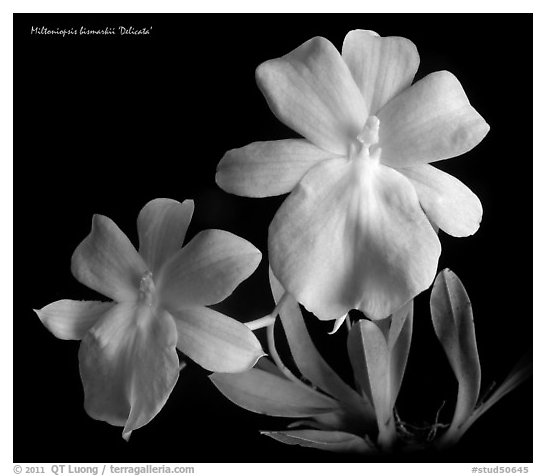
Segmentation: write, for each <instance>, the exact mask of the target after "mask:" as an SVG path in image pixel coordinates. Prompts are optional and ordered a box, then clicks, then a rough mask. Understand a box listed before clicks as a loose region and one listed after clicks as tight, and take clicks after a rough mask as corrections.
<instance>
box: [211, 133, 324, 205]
mask: <svg viewBox="0 0 546 476" xmlns="http://www.w3.org/2000/svg"><path fill="white" fill-rule="evenodd" d="M332 156H333V154H332V153H331V152H325V151H324V150H322V149H319V148H318V147H316V146H314V145H313V144H311V143H310V142H309V141H306V140H301V139H288V140H277V141H267V142H253V143H252V144H249V145H247V146H245V147H241V148H239V149H232V150H229V151H227V152H226V154H225V155H224V157H223V158H222V160H221V161H220V163H219V164H218V169H217V171H216V183H217V184H218V185H219V186H220V188H222V189H223V190H225V191H226V192H229V193H234V194H236V195H242V196H243V197H260V198H261V197H270V196H273V195H281V194H283V193H288V192H290V191H291V190H292V189H293V188H294V187H295V186H296V184H297V183H298V182H299V181H300V180H301V178H302V177H303V176H304V175H305V173H306V172H307V171H308V170H309V169H310V168H311V167H313V165H315V164H317V163H318V162H320V161H322V160H324V159H329V158H331V157H332Z"/></svg>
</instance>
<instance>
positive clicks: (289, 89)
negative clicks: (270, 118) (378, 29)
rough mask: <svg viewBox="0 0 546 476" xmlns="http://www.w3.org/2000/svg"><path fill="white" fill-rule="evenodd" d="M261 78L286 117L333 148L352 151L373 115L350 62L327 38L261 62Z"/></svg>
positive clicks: (283, 118) (319, 142)
mask: <svg viewBox="0 0 546 476" xmlns="http://www.w3.org/2000/svg"><path fill="white" fill-rule="evenodd" d="M256 80H257V82H258V86H259V87H260V89H261V90H262V92H263V93H264V95H265V98H266V99H267V102H268V104H269V107H270V108H271V110H272V111H273V113H274V114H275V115H276V116H277V117H278V118H279V119H280V120H281V121H282V122H284V123H285V124H286V125H287V126H288V127H290V128H291V129H293V130H295V131H296V132H298V133H300V134H301V135H302V136H304V137H305V138H306V139H308V140H310V141H311V142H312V143H313V144H316V145H317V146H319V147H321V148H323V149H325V150H329V151H330V152H334V153H337V154H345V153H347V150H348V149H347V148H348V145H349V143H350V142H351V141H353V140H354V139H355V138H356V136H357V135H358V134H359V133H360V132H361V131H362V128H363V127H364V124H365V122H366V119H367V117H368V112H367V110H366V104H365V103H364V100H363V98H362V95H361V94H360V92H359V90H358V87H357V86H356V84H355V82H354V80H353V78H352V77H351V73H350V71H349V69H348V68H347V65H346V64H345V62H344V61H343V59H342V58H341V55H340V54H339V52H338V51H337V49H336V48H335V46H334V45H332V43H330V42H329V41H328V40H327V39H325V38H321V37H316V38H312V39H311V40H309V41H307V42H305V43H304V44H303V45H301V46H300V47H298V48H296V49H295V50H294V51H292V52H290V53H288V54H287V55H285V56H283V57H282V58H277V59H273V60H270V61H266V62H265V63H263V64H261V65H260V66H259V67H258V69H257V70H256Z"/></svg>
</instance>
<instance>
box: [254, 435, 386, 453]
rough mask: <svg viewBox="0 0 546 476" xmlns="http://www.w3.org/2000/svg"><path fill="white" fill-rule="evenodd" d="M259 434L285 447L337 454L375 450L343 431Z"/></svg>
mask: <svg viewBox="0 0 546 476" xmlns="http://www.w3.org/2000/svg"><path fill="white" fill-rule="evenodd" d="M261 433H262V435H265V436H269V437H270V438H273V439H274V440H277V441H280V442H281V443H285V444H287V445H299V446H305V447H307V448H317V449H319V450H325V451H334V452H337V453H375V452H376V450H375V448H374V447H373V446H371V445H370V444H369V443H368V442H366V441H365V440H364V439H362V438H361V437H360V436H356V435H353V434H352V433H346V432H344V431H323V430H288V431H262V432H261Z"/></svg>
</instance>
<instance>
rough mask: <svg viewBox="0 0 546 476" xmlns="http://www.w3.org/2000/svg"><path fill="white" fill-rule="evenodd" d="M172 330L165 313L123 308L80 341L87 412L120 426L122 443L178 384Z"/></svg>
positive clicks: (127, 305)
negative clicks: (121, 427)
mask: <svg viewBox="0 0 546 476" xmlns="http://www.w3.org/2000/svg"><path fill="white" fill-rule="evenodd" d="M176 340H177V335H176V326H175V324H174V321H173V319H172V317H171V316H169V315H168V314H167V313H165V312H155V313H154V312H153V310H152V308H151V307H149V306H138V305H135V304H132V303H122V304H118V305H116V306H115V307H113V308H112V309H111V310H110V311H109V312H108V313H106V314H105V315H104V317H103V318H102V319H101V320H99V321H98V322H97V324H96V325H95V326H93V328H91V330H90V331H89V332H88V333H87V334H86V336H85V337H84V339H83V340H82V343H81V346H80V351H79V358H80V374H81V376H82V381H83V387H84V391H85V409H86V411H87V413H88V414H89V415H90V416H91V417H92V418H95V419H97V420H103V421H106V422H108V423H110V424H111V425H117V426H124V429H123V437H124V438H125V439H128V438H129V436H130V434H131V432H132V431H133V430H136V429H137V428H140V427H142V426H144V425H146V424H147V423H148V422H149V421H150V420H151V419H152V418H154V416H155V415H157V413H158V412H159V411H160V410H161V408H162V407H163V405H164V404H165V402H166V401H167V398H168V397H169V395H170V393H171V390H172V389H173V387H174V385H175V383H176V380H177V379H178V356H177V354H176Z"/></svg>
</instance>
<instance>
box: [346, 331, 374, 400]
mask: <svg viewBox="0 0 546 476" xmlns="http://www.w3.org/2000/svg"><path fill="white" fill-rule="evenodd" d="M377 322H382V321H377ZM347 351H348V353H349V360H350V361H351V367H352V368H353V375H354V379H355V383H356V386H357V388H358V389H359V391H360V393H361V395H364V396H365V398H367V399H368V401H370V402H371V401H372V391H371V389H370V379H369V377H368V367H367V366H366V355H365V354H364V347H363V345H362V332H361V330H360V323H359V322H356V323H355V324H353V326H352V327H351V330H350V331H349V335H348V337H347Z"/></svg>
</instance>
